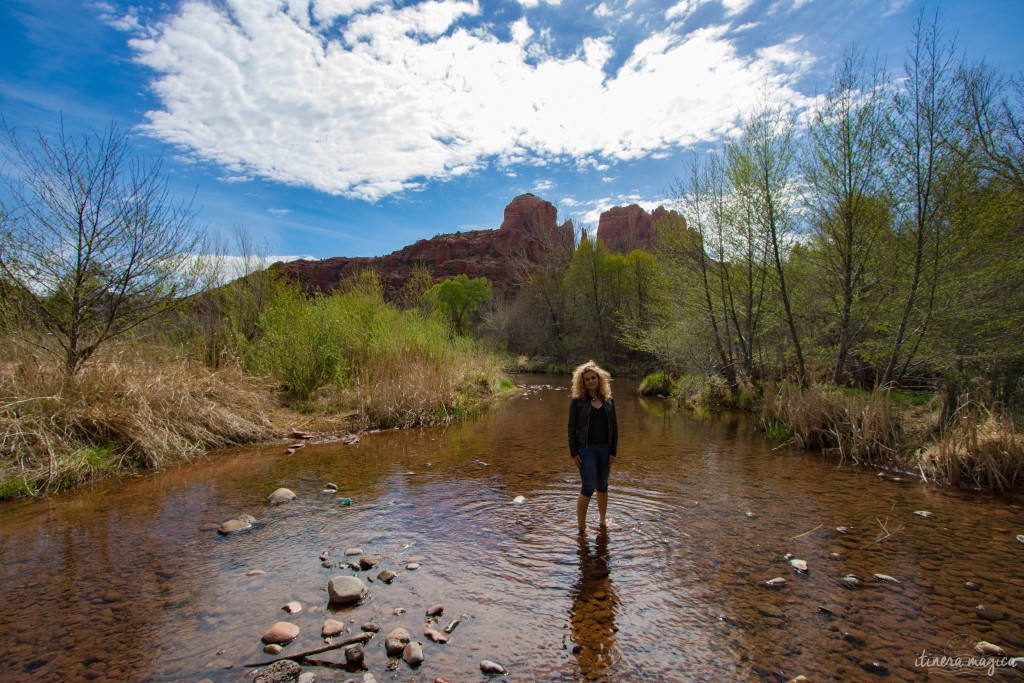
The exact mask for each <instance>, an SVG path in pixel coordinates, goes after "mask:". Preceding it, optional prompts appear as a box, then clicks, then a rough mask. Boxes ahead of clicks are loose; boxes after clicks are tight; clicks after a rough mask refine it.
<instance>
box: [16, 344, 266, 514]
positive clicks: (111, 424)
mask: <svg viewBox="0 0 1024 683" xmlns="http://www.w3.org/2000/svg"><path fill="white" fill-rule="evenodd" d="M112 350H113V349H112ZM116 351H117V352H116V353H107V354H104V355H102V356H99V357H98V358H96V359H94V360H93V361H92V362H90V363H88V364H87V365H86V366H85V367H84V368H83V369H82V370H81V371H80V372H79V373H78V374H76V375H74V376H67V375H65V374H64V373H63V372H61V371H60V370H59V369H57V368H55V367H53V366H52V365H47V364H42V363H38V362H33V361H31V360H25V361H21V362H17V363H10V364H8V366H7V369H8V371H7V372H6V373H5V374H4V376H3V377H2V378H0V498H10V497H14V496H17V495H33V494H36V493H41V492H43V493H49V492H55V491H59V490H62V489H66V488H70V487H72V486H75V485H77V484H80V483H82V482H85V481H89V480H92V479H97V478H102V477H105V476H109V475H111V474H115V473H118V472H124V471H131V470H138V469H157V468H161V467H165V466H167V465H169V464H171V463H174V462H178V461H182V460H185V461H187V460H191V459H192V458H194V457H196V456H198V455H200V454H202V453H204V452H205V451H206V450H208V449H210V448H216V447H220V446H229V445H232V444H239V443H245V442H250V441H256V440H259V439H263V438H268V437H269V436H271V435H272V434H273V433H274V427H273V425H272V423H271V420H270V414H271V411H272V408H273V403H274V401H273V396H272V394H271V392H270V391H269V390H268V387H267V385H266V383H265V382H263V381H261V380H259V379H257V378H254V377H252V376H250V375H247V374H245V373H243V372H242V371H241V370H240V369H239V368H238V367H237V365H235V366H228V367H225V368H222V369H220V370H216V371H213V370H210V369H208V368H206V367H204V366H202V365H201V364H198V363H194V362H189V361H187V360H185V359H183V358H180V357H177V358H176V357H173V356H171V357H167V356H161V354H154V353H153V352H152V351H149V352H147V353H146V355H145V356H141V355H139V354H137V353H134V352H129V351H128V350H127V349H124V348H123V347H122V348H120V349H117V350H116Z"/></svg>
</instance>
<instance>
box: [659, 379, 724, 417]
mask: <svg viewBox="0 0 1024 683" xmlns="http://www.w3.org/2000/svg"><path fill="white" fill-rule="evenodd" d="M672 396H673V398H675V399H676V402H677V403H679V404H680V405H684V406H687V407H690V408H696V407H701V408H707V409H710V410H728V409H732V408H736V407H737V404H736V399H735V396H734V394H733V390H732V388H731V387H730V386H729V384H728V382H726V380H725V379H724V378H723V377H721V376H720V375H683V376H681V377H680V378H679V379H677V380H676V382H675V385H674V386H673V387H672Z"/></svg>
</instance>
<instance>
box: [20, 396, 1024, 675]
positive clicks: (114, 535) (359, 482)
mask: <svg viewBox="0 0 1024 683" xmlns="http://www.w3.org/2000/svg"><path fill="white" fill-rule="evenodd" d="M519 381H521V382H523V383H525V384H526V385H528V391H527V392H526V393H525V394H524V395H523V396H521V397H518V398H516V399H513V400H510V401H506V402H503V403H501V404H499V405H496V406H494V407H493V408H492V409H490V410H488V411H487V412H486V413H485V414H484V415H482V416H481V417H479V418H476V419H473V420H471V421H468V422H465V423H462V424H458V425H454V426H451V427H448V428H444V429H441V428H438V429H424V430H410V431H387V432H380V433H376V434H369V435H365V436H364V437H363V438H362V441H361V443H359V444H357V445H347V446H346V445H342V444H324V445H310V446H307V447H306V448H303V449H301V450H299V451H298V452H297V453H295V454H294V455H291V456H288V455H285V454H284V447H283V446H281V445H278V446H273V447H265V448H260V449H238V450H234V451H230V452H222V453H216V454H213V455H212V456H211V457H210V458H208V459H205V460H203V461H202V462H200V463H197V464H193V465H188V466H184V467H179V468H176V469H174V470H171V471H167V472H163V473H159V474H154V475H149V476H143V477H138V478H134V479H129V480H121V481H111V482H104V483H102V484H100V485H97V486H95V487H92V488H90V489H88V490H84V491H78V492H74V493H71V494H68V495H63V496H59V497H56V498H54V499H51V500H45V501H25V502H15V503H11V504H6V505H2V506H0V605H2V606H0V643H2V647H3V650H5V655H4V656H3V658H2V660H0V680H2V681H6V682H11V681H15V682H20V681H33V682H39V681H78V680H97V681H107V680H111V681H113V680H117V681H189V682H192V683H197V682H198V681H201V680H203V679H208V680H209V681H213V682H214V683H221V682H229V681H231V682H233V681H251V680H252V677H253V674H252V671H253V669H251V668H246V667H245V666H244V664H246V663H249V662H257V661H265V660H267V659H269V657H268V656H267V655H264V654H263V653H262V651H261V650H262V647H263V644H262V643H261V642H260V636H261V635H262V634H263V633H264V632H265V631H266V629H267V628H268V627H269V626H270V625H271V624H272V623H274V622H277V621H290V622H292V623H294V624H296V625H298V626H299V627H300V629H301V634H300V635H299V637H298V639H297V640H296V641H294V642H293V643H291V644H290V645H288V646H287V648H286V649H285V654H288V653H292V652H298V651H303V650H308V649H312V648H314V647H317V646H319V645H323V644H324V641H323V640H322V639H321V638H320V630H321V626H322V624H323V622H324V620H325V619H327V618H333V619H337V620H340V621H344V622H346V623H348V624H349V629H350V631H351V633H349V634H346V635H355V634H358V633H359V632H360V626H361V625H362V624H363V623H365V622H376V623H377V624H379V625H380V626H381V627H382V628H383V629H384V630H383V632H382V633H380V634H378V635H377V636H375V637H374V638H373V639H372V640H371V641H370V642H369V643H368V644H367V646H366V659H365V664H366V671H368V672H369V673H372V674H373V675H374V677H375V678H376V680H377V681H378V682H381V683H383V682H384V681H421V682H428V683H429V682H430V681H433V680H434V678H435V677H439V676H443V677H445V678H447V679H448V680H450V681H453V682H455V681H483V680H488V677H487V676H485V675H484V674H482V673H481V671H480V666H479V665H480V661H481V660H483V659H489V660H492V661H495V662H498V663H500V664H501V665H503V666H504V667H505V668H506V669H507V670H508V671H509V675H508V676H506V677H504V678H503V679H502V680H515V681H531V682H532V681H580V680H594V681H629V682H633V681H786V680H789V679H790V678H792V677H794V676H797V675H798V674H803V675H805V676H807V677H808V679H809V680H811V681H825V680H835V681H860V680H865V681H871V680H876V679H877V680H880V681H881V680H886V681H892V680H930V679H935V680H942V679H948V678H950V677H952V676H954V675H961V676H963V675H968V676H971V677H974V678H976V679H982V678H984V679H988V676H987V674H988V673H989V671H992V673H994V676H993V678H994V679H996V680H1002V679H1019V678H1021V674H1020V672H1018V671H1014V670H1012V669H1010V668H1007V667H1005V666H1001V664H1002V663H1003V662H1002V661H1001V660H999V658H995V659H994V660H992V661H991V662H989V663H991V664H992V667H991V668H988V667H987V666H986V663H985V662H975V663H974V664H972V663H970V662H969V661H968V660H967V659H966V658H964V659H961V663H960V664H959V666H958V665H956V664H955V663H952V662H951V661H945V662H943V663H942V665H937V664H939V662H938V661H937V660H936V658H938V657H941V656H942V655H946V656H947V657H950V658H953V657H956V656H958V655H962V654H964V653H965V652H968V651H970V650H971V648H972V647H973V645H974V643H975V642H977V641H979V640H985V641H989V642H991V643H995V644H997V645H1000V646H1001V647H1003V648H1004V649H1005V650H1006V652H1007V654H1008V655H1024V629H1022V622H1021V615H1022V611H1024V543H1021V542H1020V541H1018V540H1017V538H1016V537H1017V535H1018V534H1024V506H1022V505H1021V504H1020V503H1019V502H1015V501H1013V500H1007V499H1001V498H997V497H993V496H989V495H976V494H969V493H964V492H957V491H941V490H937V489H935V488H932V487H929V486H927V485H925V484H922V483H920V482H918V481H915V480H914V479H913V478H912V477H903V478H901V479H902V480H894V477H893V476H892V475H887V476H885V477H884V478H880V477H878V476H876V473H875V472H873V471H868V470H865V469H860V468H856V467H853V466H850V465H849V464H845V465H844V464H841V463H838V462H837V461H836V460H834V459H828V458H824V457H822V456H820V455H817V454H809V453H804V452H800V451H797V450H794V449H791V448H789V447H781V448H775V447H774V446H773V444H771V443H769V442H767V441H765V440H764V438H763V437H762V435H761V434H760V432H759V431H758V430H757V429H756V428H755V427H754V426H753V425H752V424H750V423H749V422H748V421H747V420H746V419H745V418H742V417H737V416H732V417H716V418H709V419H699V418H696V417H694V416H692V415H688V414H686V413H681V412H675V411H672V410H669V409H668V408H667V407H666V405H665V404H664V403H663V402H661V401H658V400H648V399H643V398H641V397H639V396H637V395H636V393H635V390H634V389H633V386H632V385H631V384H630V382H629V381H628V380H623V381H620V382H618V383H617V384H616V389H617V391H618V394H617V396H616V405H617V406H618V411H619V421H620V431H621V434H622V437H621V441H620V448H619V450H620V457H619V459H618V463H617V464H616V467H615V470H614V471H613V473H612V483H611V488H610V501H611V503H610V513H609V518H610V520H611V524H610V529H609V530H608V532H607V533H602V534H599V533H598V532H597V530H596V529H595V528H594V527H595V526H596V522H597V516H596V509H592V510H591V514H592V517H591V522H592V527H591V529H590V531H589V533H588V534H587V536H586V538H585V539H584V540H582V541H581V540H580V539H578V538H577V536H576V533H575V519H574V515H575V507H574V505H575V497H576V492H577V490H578V486H579V484H578V478H577V474H576V472H575V470H574V468H573V467H572V463H571V461H570V460H569V457H568V452H567V448H566V446H565V438H566V437H565V417H566V413H567V410H566V409H567V404H568V400H569V398H568V392H567V391H566V390H565V384H566V380H565V378H558V377H542V376H527V377H524V378H520V380H519ZM327 482H334V483H336V484H337V485H338V487H339V489H338V492H337V493H336V494H335V493H329V492H324V485H325V484H326V483H327ZM278 487H287V488H289V489H291V490H292V491H294V492H295V493H296V494H297V496H298V497H297V498H296V500H294V501H293V502H291V503H288V504H285V505H281V506H279V507H275V508H269V507H265V506H264V500H265V499H266V497H267V495H268V494H269V493H270V492H271V491H273V490H274V489H276V488H278ZM516 496H523V497H524V498H525V502H522V503H519V504H516V503H513V499H514V498H515V497H516ZM343 499H350V501H351V505H345V504H343ZM594 507H595V508H596V506H594ZM918 512H927V513H930V514H929V515H927V516H924V515H921V514H916V513H918ZM241 514H250V515H252V516H254V517H255V518H256V519H257V523H256V524H255V525H254V527H253V528H251V529H248V530H246V531H242V532H239V533H235V534H232V535H229V536H220V535H219V534H218V533H217V532H216V531H214V530H211V528H210V525H211V523H213V524H217V523H220V522H223V521H225V520H228V519H231V518H234V517H237V516H238V515H241ZM838 527H844V528H845V533H843V532H841V531H839V530H837V528H838ZM350 547H360V548H362V549H363V553H364V554H365V555H370V556H372V557H374V558H376V559H377V560H378V562H379V564H378V565H377V567H375V568H374V569H372V570H370V571H368V572H354V571H353V570H351V569H348V568H341V569H338V568H325V567H323V566H322V563H321V559H320V554H321V553H322V552H323V551H324V550H326V551H327V552H328V553H329V556H330V558H329V559H330V561H331V562H338V561H341V562H345V561H347V560H352V559H356V558H345V557H344V555H343V553H344V550H345V549H346V548H350ZM787 553H791V554H792V555H793V556H794V557H795V558H797V559H802V560H805V561H806V563H807V566H808V572H807V573H806V574H798V573H797V572H795V571H794V570H793V569H792V568H791V567H790V565H789V563H788V562H787V560H786V559H785V555H786V554H787ZM411 561H416V562H418V563H419V565H420V567H419V568H418V569H416V570H414V571H410V570H407V569H406V565H407V564H408V563H409V562H411ZM382 569H391V570H394V571H396V572H397V573H398V577H397V578H396V579H395V580H394V582H393V583H391V584H385V583H382V582H381V581H377V580H373V581H371V580H370V579H371V578H375V577H376V575H377V574H378V573H379V572H380V570H382ZM253 570H260V571H262V572H264V573H262V574H258V575H252V576H250V575H248V574H249V573H251V572H253ZM339 574H349V575H352V574H356V575H358V576H360V577H361V578H362V579H363V580H364V581H366V583H367V587H368V589H369V597H368V598H367V599H366V600H365V601H364V602H363V603H362V604H361V605H359V606H357V607H348V608H341V609H335V608H333V607H330V606H329V605H328V597H327V593H326V592H325V589H326V586H327V583H328V581H329V579H330V578H331V577H332V576H336V575H339ZM847 574H853V575H855V576H857V577H858V578H859V579H860V580H861V582H862V585H861V586H859V587H848V586H847V585H845V584H844V583H843V582H842V577H844V576H845V575H847ZM875 574H883V575H887V576H889V577H892V578H894V579H896V580H897V581H898V582H899V583H890V582H887V581H884V580H880V579H877V578H875V577H874V575H875ZM775 577H782V578H784V579H785V581H786V582H785V585H784V586H782V587H781V588H776V589H773V588H769V587H766V586H765V582H766V581H768V580H769V579H772V578H775ZM293 600H295V601H299V602H300V603H301V604H302V606H303V609H302V611H301V612H299V613H297V614H293V615H288V614H286V613H285V612H283V611H282V610H281V607H282V606H283V605H284V604H285V603H288V602H290V601H293ZM438 603H440V604H442V605H443V606H444V615H443V616H442V617H440V618H439V619H437V620H436V622H437V624H438V625H437V628H440V627H441V626H444V625H447V624H448V623H450V622H451V621H452V620H454V619H456V618H459V617H460V616H461V622H460V623H459V625H458V627H457V628H456V629H455V630H454V631H453V632H452V634H451V642H449V643H447V644H435V643H432V642H430V641H429V640H427V639H426V638H425V637H423V630H424V624H425V622H426V621H427V618H426V617H425V616H424V614H425V611H426V610H427V609H428V608H429V607H431V606H432V605H435V604H438ZM398 608H402V609H404V610H405V612H404V613H402V614H395V612H396V610H398ZM462 615H465V616H462ZM396 626H403V627H405V628H407V629H408V630H409V632H410V633H411V634H412V637H413V638H414V639H416V640H419V641H420V642H422V643H423V652H424V655H425V658H426V661H425V662H424V663H423V664H422V665H421V666H420V667H418V668H417V669H415V670H413V669H410V668H409V666H408V665H406V664H405V663H404V662H400V661H392V662H391V663H390V668H389V662H388V659H387V655H386V653H385V651H384V636H385V635H386V634H387V632H388V631H390V630H391V629H392V628H394V627H396ZM318 658H319V659H322V660H329V661H334V662H344V654H343V651H342V650H336V651H332V652H328V653H325V654H323V655H319V656H318ZM928 664H932V665H933V666H932V667H931V668H929V667H928V666H927V665H928ZM305 671H311V672H313V673H315V674H316V680H317V681H346V680H349V679H353V680H355V681H358V682H361V681H362V680H363V672H350V671H346V670H344V669H342V668H331V667H326V666H318V667H307V668H306V669H305Z"/></svg>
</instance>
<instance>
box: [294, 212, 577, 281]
mask: <svg viewBox="0 0 1024 683" xmlns="http://www.w3.org/2000/svg"><path fill="white" fill-rule="evenodd" d="M556 218H557V211H556V209H555V207H554V206H553V205H552V204H551V203H550V202H548V201H545V200H543V199H541V198H539V197H536V196H534V195H532V194H524V195H520V196H518V197H516V198H515V199H513V200H512V202H511V203H510V204H509V205H508V206H506V207H505V217H504V220H503V221H502V224H501V227H500V228H498V229H497V230H473V231H469V232H462V233H456V234H450V235H439V236H438V237H434V238H432V239H429V240H420V241H418V242H416V243H415V244H412V245H410V246H408V247H404V248H402V249H399V250H398V251H395V252H392V253H391V254H388V255H387V256H379V257H373V258H370V257H356V258H347V257H344V256H336V257H334V258H329V259H323V260H320V261H291V262H289V263H278V264H275V265H274V267H275V268H280V269H283V270H284V272H285V273H286V275H287V276H288V277H289V278H291V279H295V280H298V281H299V282H300V283H301V285H302V288H303V289H304V290H305V291H307V292H317V291H319V292H330V291H332V290H334V289H336V288H338V286H340V285H341V283H342V282H344V281H345V280H346V279H348V278H349V277H351V276H352V275H354V274H356V273H358V272H360V271H363V270H369V269H373V270H375V271H377V274H378V276H379V277H380V280H381V284H382V285H383V286H384V292H385V294H386V295H387V296H388V297H390V298H394V297H396V296H397V295H398V294H399V292H401V290H402V287H403V286H404V285H405V283H406V282H408V281H409V279H410V278H411V277H412V273H413V268H414V267H416V266H417V265H420V264H422V265H424V266H426V267H427V268H428V269H430V273H431V275H432V276H433V277H434V280H435V281H437V282H439V281H441V280H444V279H445V278H449V277H454V276H456V275H460V274H465V275H467V276H468V277H486V278H487V280H488V281H489V282H490V283H491V289H492V291H493V292H494V296H495V297H496V298H500V297H507V296H509V295H510V294H511V293H512V292H514V291H515V290H516V289H517V288H518V285H519V278H520V277H521V274H522V271H523V269H524V268H525V269H529V268H530V267H531V265H536V264H537V263H538V260H539V259H540V258H541V256H542V255H543V253H544V252H545V250H546V249H547V248H550V247H554V246H557V245H571V243H572V239H573V226H572V221H566V222H565V223H564V224H563V225H562V226H560V227H559V226H557V225H556V222H555V221H556Z"/></svg>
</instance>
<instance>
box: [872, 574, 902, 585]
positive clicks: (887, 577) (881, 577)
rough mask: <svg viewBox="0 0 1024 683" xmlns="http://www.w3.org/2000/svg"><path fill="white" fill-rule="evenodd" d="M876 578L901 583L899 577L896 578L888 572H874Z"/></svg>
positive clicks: (886, 581)
mask: <svg viewBox="0 0 1024 683" xmlns="http://www.w3.org/2000/svg"><path fill="white" fill-rule="evenodd" d="M874 577H875V579H877V580H878V581H881V582H882V583H899V579H896V578H894V577H892V576H889V575H888V574H874Z"/></svg>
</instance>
